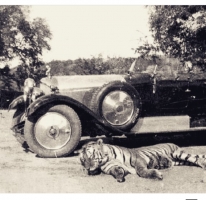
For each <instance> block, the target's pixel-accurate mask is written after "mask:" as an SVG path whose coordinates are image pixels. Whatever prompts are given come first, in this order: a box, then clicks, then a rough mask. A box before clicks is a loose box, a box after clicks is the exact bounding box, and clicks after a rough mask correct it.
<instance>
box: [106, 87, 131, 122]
mask: <svg viewBox="0 0 206 200" xmlns="http://www.w3.org/2000/svg"><path fill="white" fill-rule="evenodd" d="M133 113H134V103H133V100H132V98H131V96H130V95H129V94H128V93H126V92H124V91H119V90H117V91H112V92H110V93H108V94H107V96H106V97H105V98H104V100H103V102H102V114H103V116H104V118H105V119H106V120H107V121H108V122H109V123H110V124H112V125H123V124H126V123H127V122H128V121H129V120H130V119H131V117H132V115H133Z"/></svg>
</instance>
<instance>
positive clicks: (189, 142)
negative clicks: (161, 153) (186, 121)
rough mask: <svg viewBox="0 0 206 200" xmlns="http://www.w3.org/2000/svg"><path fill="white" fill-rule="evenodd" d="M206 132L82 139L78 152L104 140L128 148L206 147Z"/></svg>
mask: <svg viewBox="0 0 206 200" xmlns="http://www.w3.org/2000/svg"><path fill="white" fill-rule="evenodd" d="M205 137H206V133H205V132H190V133H164V134H157V135H156V134H146V135H136V136H131V137H129V138H127V137H111V138H107V137H96V138H88V137H86V138H84V137H83V138H82V140H81V141H80V143H79V145H78V146H77V150H78V149H80V148H81V147H82V145H84V144H85V143H87V142H89V141H96V140H98V139H99V138H102V139H103V141H104V143H106V144H112V145H118V146H123V147H127V148H138V147H142V146H149V145H154V144H158V143H174V144H176V145H178V146H180V147H187V146H205V144H206V139H205Z"/></svg>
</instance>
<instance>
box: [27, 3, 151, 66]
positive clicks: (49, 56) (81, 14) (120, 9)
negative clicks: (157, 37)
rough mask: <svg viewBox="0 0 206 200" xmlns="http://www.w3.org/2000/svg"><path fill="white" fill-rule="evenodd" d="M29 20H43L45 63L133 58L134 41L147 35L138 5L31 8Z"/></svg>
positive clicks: (143, 10) (145, 15)
mask: <svg viewBox="0 0 206 200" xmlns="http://www.w3.org/2000/svg"><path fill="white" fill-rule="evenodd" d="M30 17H31V19H33V18H36V17H41V18H44V19H45V20H46V21H47V23H48V25H49V28H50V30H51V32H52V35H53V37H52V40H51V41H50V45H51V50H50V51H44V54H43V60H44V61H45V62H50V61H52V60H68V59H71V60H74V59H77V58H91V57H92V56H98V55H99V54H102V55H103V57H107V56H110V57H114V56H116V57H119V56H121V57H133V56H135V54H134V50H132V48H135V47H137V45H138V38H139V37H145V36H146V35H149V34H150V33H149V26H148V11H147V9H146V8H145V7H144V6H142V5H115V6H112V5H84V6H83V5H73V6H72V5H34V6H32V7H31V12H30Z"/></svg>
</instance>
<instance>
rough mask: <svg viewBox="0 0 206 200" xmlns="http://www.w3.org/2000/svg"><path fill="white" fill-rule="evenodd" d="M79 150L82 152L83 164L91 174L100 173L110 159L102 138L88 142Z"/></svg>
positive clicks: (81, 159)
mask: <svg viewBox="0 0 206 200" xmlns="http://www.w3.org/2000/svg"><path fill="white" fill-rule="evenodd" d="M78 152H79V153H80V161H81V164H82V166H83V167H84V168H85V169H86V170H87V171H88V174H89V175H95V174H99V173H100V172H101V169H100V168H101V166H102V165H104V164H105V163H106V162H107V161H108V156H107V155H105V154H104V151H103V141H102V139H99V140H97V141H96V142H95V141H92V142H88V143H87V144H85V145H83V146H82V148H81V150H80V151H78Z"/></svg>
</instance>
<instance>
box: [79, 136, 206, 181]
mask: <svg viewBox="0 0 206 200" xmlns="http://www.w3.org/2000/svg"><path fill="white" fill-rule="evenodd" d="M76 152H77V153H79V159H80V162H81V165H82V166H83V167H84V169H86V171H87V172H88V175H97V174H99V173H101V172H103V173H105V174H108V175H112V176H113V177H114V178H115V179H116V180H117V181H118V182H124V181H125V176H126V175H128V174H137V175H138V176H140V177H142V178H151V179H158V180H162V179H163V174H162V173H161V172H160V171H159V170H163V169H169V168H172V167H173V166H179V165H193V166H199V167H201V168H203V169H204V170H205V169H206V156H205V155H193V154H188V153H185V152H184V150H183V149H181V148H180V147H179V146H177V145H175V144H173V143H162V144H156V145H152V146H147V147H140V148H133V149H129V148H125V147H120V146H116V145H110V144H105V143H103V140H102V139H98V140H97V141H92V142H88V143H87V144H85V145H83V146H82V148H81V149H80V150H79V151H76Z"/></svg>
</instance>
